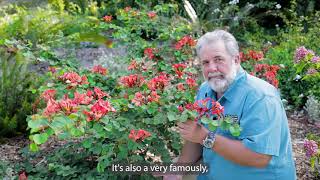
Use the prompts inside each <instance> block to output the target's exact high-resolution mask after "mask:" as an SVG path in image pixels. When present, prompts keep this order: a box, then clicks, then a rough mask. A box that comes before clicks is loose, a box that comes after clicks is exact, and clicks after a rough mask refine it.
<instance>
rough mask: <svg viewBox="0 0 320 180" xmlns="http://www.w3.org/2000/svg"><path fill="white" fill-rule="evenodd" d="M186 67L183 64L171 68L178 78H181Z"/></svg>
mask: <svg viewBox="0 0 320 180" xmlns="http://www.w3.org/2000/svg"><path fill="white" fill-rule="evenodd" d="M186 67H187V65H185V64H174V65H172V68H173V69H174V70H175V72H176V74H177V75H178V78H182V75H183V70H184V69H185V68H186Z"/></svg>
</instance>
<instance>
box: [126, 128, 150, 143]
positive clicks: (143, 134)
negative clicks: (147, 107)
mask: <svg viewBox="0 0 320 180" xmlns="http://www.w3.org/2000/svg"><path fill="white" fill-rule="evenodd" d="M150 136H151V133H150V132H148V131H146V130H143V129H139V130H134V129H132V130H131V131H130V134H129V136H128V137H129V139H132V140H133V141H135V142H137V141H139V140H140V141H143V140H144V139H145V138H147V137H150Z"/></svg>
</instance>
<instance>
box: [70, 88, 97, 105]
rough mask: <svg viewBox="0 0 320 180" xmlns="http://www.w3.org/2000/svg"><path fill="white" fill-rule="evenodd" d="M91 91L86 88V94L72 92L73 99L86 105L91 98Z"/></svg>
mask: <svg viewBox="0 0 320 180" xmlns="http://www.w3.org/2000/svg"><path fill="white" fill-rule="evenodd" d="M92 94H93V93H92V91H90V90H88V91H87V93H86V94H80V93H78V92H75V93H74V99H73V101H74V102H75V103H77V104H84V105H88V104H90V103H91V101H92V100H93V96H92Z"/></svg>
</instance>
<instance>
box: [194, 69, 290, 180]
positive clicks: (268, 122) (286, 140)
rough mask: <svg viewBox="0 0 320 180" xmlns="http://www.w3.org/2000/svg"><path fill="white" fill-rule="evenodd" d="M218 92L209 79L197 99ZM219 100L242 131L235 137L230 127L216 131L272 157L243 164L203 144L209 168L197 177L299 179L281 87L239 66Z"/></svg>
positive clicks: (204, 156) (249, 179) (225, 112)
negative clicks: (256, 163) (263, 162)
mask: <svg viewBox="0 0 320 180" xmlns="http://www.w3.org/2000/svg"><path fill="white" fill-rule="evenodd" d="M215 94H216V93H215V92H214V91H213V90H212V89H211V88H210V86H209V85H208V83H203V84H202V85H201V87H200V89H199V92H198V94H197V100H200V99H204V98H206V97H211V98H213V99H215V100H216V95H215ZM218 101H219V103H221V105H222V106H224V115H225V116H232V117H233V119H234V120H237V122H238V123H239V124H240V127H241V128H242V131H241V134H240V136H239V137H233V136H232V135H231V134H230V132H229V131H225V130H222V129H218V130H217V133H218V134H220V135H222V136H225V137H228V138H230V139H236V140H239V141H241V142H242V144H243V145H244V146H245V147H247V148H248V149H250V150H251V151H254V152H257V153H261V154H268V155H271V156H272V159H271V160H270V162H269V164H268V165H267V166H266V167H265V168H255V167H249V166H241V165H238V164H235V163H233V162H231V161H229V160H226V159H224V158H223V157H222V156H220V155H219V154H217V153H215V152H214V151H213V150H211V149H207V148H203V161H204V162H205V163H207V164H208V165H209V168H210V170H209V172H208V174H206V175H202V176H198V179H201V180H203V179H210V180H211V179H213V180H234V179H241V180H294V179H296V170H295V165H294V160H293V157H292V145H291V138H290V131H289V127H288V120H287V117H286V114H285V110H284V107H283V105H282V102H281V99H280V96H279V93H278V90H277V89H276V88H275V87H274V86H272V85H270V84H269V83H267V82H266V81H264V80H261V79H259V78H256V77H254V76H251V75H250V74H248V73H247V72H245V71H244V70H243V69H242V68H240V70H239V72H238V73H237V75H236V78H235V80H234V82H233V83H232V84H231V85H230V87H229V88H228V89H227V90H226V92H225V93H224V94H223V96H222V97H221V98H220V99H219V100H218ZM208 104H210V103H208Z"/></svg>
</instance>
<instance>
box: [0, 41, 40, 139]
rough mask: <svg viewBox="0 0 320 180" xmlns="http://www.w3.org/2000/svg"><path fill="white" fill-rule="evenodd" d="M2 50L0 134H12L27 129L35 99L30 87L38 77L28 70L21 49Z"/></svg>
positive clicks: (0, 65)
mask: <svg viewBox="0 0 320 180" xmlns="http://www.w3.org/2000/svg"><path fill="white" fill-rule="evenodd" d="M0 50H1V52H0V136H11V135H16V134H17V133H20V132H25V131H26V127H27V126H26V117H27V115H29V114H31V112H32V103H33V101H34V99H35V95H34V94H32V92H31V90H30V88H32V86H33V83H34V82H35V80H36V78H35V77H34V76H32V74H31V73H28V71H27V70H26V67H27V65H26V64H25V62H24V59H23V55H22V54H21V52H19V49H17V48H15V47H6V48H1V49H0ZM5 51H7V52H5ZM8 51H10V52H8Z"/></svg>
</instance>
